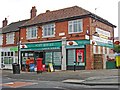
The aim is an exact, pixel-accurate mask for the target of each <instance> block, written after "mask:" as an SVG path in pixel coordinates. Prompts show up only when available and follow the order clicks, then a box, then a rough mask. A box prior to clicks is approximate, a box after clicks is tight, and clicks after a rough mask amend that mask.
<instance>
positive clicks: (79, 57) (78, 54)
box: [76, 49, 84, 63]
mask: <svg viewBox="0 0 120 90" xmlns="http://www.w3.org/2000/svg"><path fill="white" fill-rule="evenodd" d="M76 58H77V60H76V62H80V63H83V62H84V49H77V50H76Z"/></svg>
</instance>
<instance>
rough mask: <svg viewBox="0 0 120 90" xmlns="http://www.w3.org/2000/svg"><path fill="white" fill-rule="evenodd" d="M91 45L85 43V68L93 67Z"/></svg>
mask: <svg viewBox="0 0 120 90" xmlns="http://www.w3.org/2000/svg"><path fill="white" fill-rule="evenodd" d="M92 47H93V46H92V45H86V67H85V69H87V70H91V69H94V66H93V65H94V59H93V57H94V56H93V48H92Z"/></svg>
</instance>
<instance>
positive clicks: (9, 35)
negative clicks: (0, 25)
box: [6, 32, 14, 44]
mask: <svg viewBox="0 0 120 90" xmlns="http://www.w3.org/2000/svg"><path fill="white" fill-rule="evenodd" d="M6 44H14V33H13V32H12V33H7V34H6Z"/></svg>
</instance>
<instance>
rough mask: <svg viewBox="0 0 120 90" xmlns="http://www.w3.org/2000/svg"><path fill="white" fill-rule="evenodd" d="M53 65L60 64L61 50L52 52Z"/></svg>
mask: <svg viewBox="0 0 120 90" xmlns="http://www.w3.org/2000/svg"><path fill="white" fill-rule="evenodd" d="M53 61H54V65H61V52H53Z"/></svg>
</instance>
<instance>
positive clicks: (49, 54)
mask: <svg viewBox="0 0 120 90" xmlns="http://www.w3.org/2000/svg"><path fill="white" fill-rule="evenodd" d="M49 63H52V52H46V53H45V64H46V65H48V64H49Z"/></svg>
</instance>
